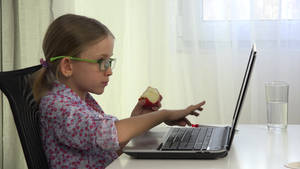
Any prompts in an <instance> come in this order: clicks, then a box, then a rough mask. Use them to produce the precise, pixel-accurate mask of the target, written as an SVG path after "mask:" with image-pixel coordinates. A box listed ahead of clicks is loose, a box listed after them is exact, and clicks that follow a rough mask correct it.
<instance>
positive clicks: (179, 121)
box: [165, 101, 205, 126]
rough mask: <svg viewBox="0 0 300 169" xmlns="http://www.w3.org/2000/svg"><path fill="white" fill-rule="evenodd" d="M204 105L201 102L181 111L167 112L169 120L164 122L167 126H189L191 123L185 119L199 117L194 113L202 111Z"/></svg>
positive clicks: (203, 102)
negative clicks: (191, 116)
mask: <svg viewBox="0 0 300 169" xmlns="http://www.w3.org/2000/svg"><path fill="white" fill-rule="evenodd" d="M204 104H205V101H202V102H201V103H198V104H196V105H191V106H189V107H187V108H186V109H183V110H167V111H168V113H169V114H170V116H169V120H168V121H165V123H166V124H167V125H170V126H173V125H178V126H185V125H189V126H191V125H192V124H191V122H190V121H189V120H188V119H187V118H186V116H187V115H194V116H199V113H198V112H196V110H199V111H202V110H203V108H202V106H203V105H204Z"/></svg>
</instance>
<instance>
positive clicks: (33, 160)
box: [0, 65, 48, 169]
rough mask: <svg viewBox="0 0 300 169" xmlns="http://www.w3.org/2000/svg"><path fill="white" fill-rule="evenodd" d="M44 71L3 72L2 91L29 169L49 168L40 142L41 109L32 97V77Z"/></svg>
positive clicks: (21, 70)
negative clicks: (10, 111)
mask: <svg viewBox="0 0 300 169" xmlns="http://www.w3.org/2000/svg"><path fill="white" fill-rule="evenodd" d="M41 67H42V66H41V65H38V66H33V67H29V68H25V69H20V70H15V71H8V72H0V89H1V91H2V92H3V93H4V94H5V95H6V97H7V99H8V101H9V104H10V107H11V110H12V113H13V117H14V121H15V124H16V128H17V131H18V134H19V138H20V141H21V145H22V148H23V152H24V156H25V159H26V163H27V167H28V168H29V169H47V168H48V163H47V159H46V155H45V152H44V150H43V147H42V141H41V138H40V128H39V111H38V105H37V103H36V102H35V100H34V99H33V94H32V83H33V73H34V72H36V71H37V70H39V69H40V68H41Z"/></svg>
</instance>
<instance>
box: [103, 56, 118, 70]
mask: <svg viewBox="0 0 300 169" xmlns="http://www.w3.org/2000/svg"><path fill="white" fill-rule="evenodd" d="M114 65H115V59H111V58H109V59H105V60H100V62H99V66H100V70H101V71H106V70H107V69H109V68H111V69H113V68H114Z"/></svg>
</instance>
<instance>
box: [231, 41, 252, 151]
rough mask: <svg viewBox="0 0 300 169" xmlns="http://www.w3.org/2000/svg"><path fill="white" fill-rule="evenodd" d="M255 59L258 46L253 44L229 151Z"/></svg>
mask: <svg viewBox="0 0 300 169" xmlns="http://www.w3.org/2000/svg"><path fill="white" fill-rule="evenodd" d="M255 58H256V46H255V44H253V46H252V49H251V52H250V57H249V60H248V64H247V68H246V72H245V75H244V79H243V83H242V86H241V89H240V93H239V97H238V100H237V103H236V107H235V110H234V114H233V119H232V125H231V131H230V135H229V137H230V139H229V146H228V149H230V147H231V144H232V140H233V137H234V133H235V132H234V131H235V128H236V125H237V121H238V118H239V114H240V111H241V108H242V105H243V101H244V98H245V95H246V93H247V87H248V83H249V80H250V77H251V72H252V69H253V65H254V62H255Z"/></svg>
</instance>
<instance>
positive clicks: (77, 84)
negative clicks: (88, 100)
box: [68, 35, 114, 99]
mask: <svg viewBox="0 0 300 169" xmlns="http://www.w3.org/2000/svg"><path fill="white" fill-rule="evenodd" d="M113 48H114V38H113V37H112V36H110V35H109V36H107V37H106V38H105V39H103V40H101V41H99V42H97V43H96V44H93V45H91V46H89V47H87V48H86V49H85V50H84V51H83V52H82V53H81V54H80V56H79V57H80V58H84V59H92V60H98V59H108V58H110V57H111V56H112V55H113ZM71 62H72V75H71V76H70V78H68V85H69V86H70V87H71V88H72V90H74V91H75V92H76V93H77V94H78V95H79V96H80V97H81V98H82V99H83V98H85V96H86V94H87V92H91V93H94V94H102V93H103V92H104V88H105V87H106V86H107V85H108V82H109V76H111V75H112V70H111V68H108V69H107V70H106V71H101V70H100V68H99V64H98V63H88V62H82V61H71Z"/></svg>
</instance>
